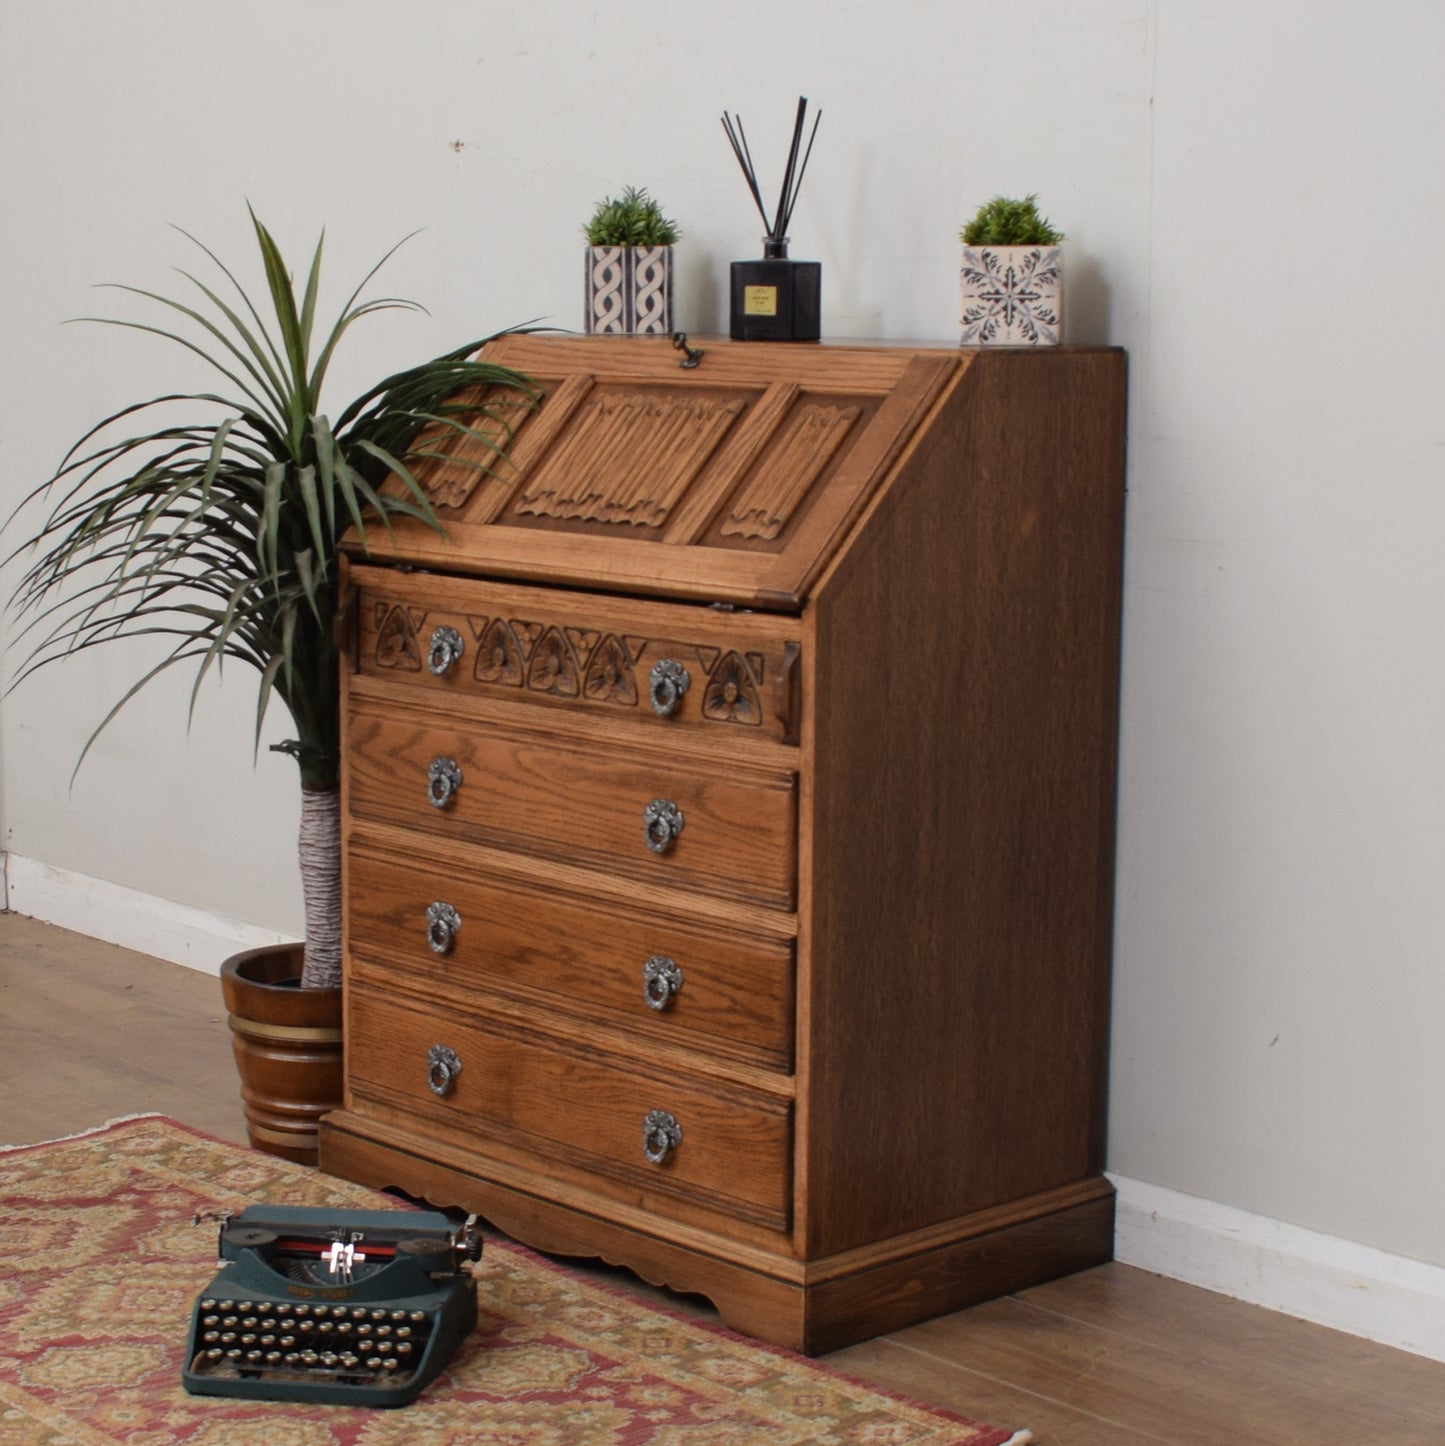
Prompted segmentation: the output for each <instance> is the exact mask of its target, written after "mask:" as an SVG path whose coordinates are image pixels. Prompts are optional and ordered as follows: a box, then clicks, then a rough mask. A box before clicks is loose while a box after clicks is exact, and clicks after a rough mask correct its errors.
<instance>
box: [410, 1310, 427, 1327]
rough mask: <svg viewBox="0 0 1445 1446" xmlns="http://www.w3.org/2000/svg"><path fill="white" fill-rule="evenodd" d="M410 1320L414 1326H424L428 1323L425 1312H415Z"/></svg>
mask: <svg viewBox="0 0 1445 1446" xmlns="http://www.w3.org/2000/svg"><path fill="white" fill-rule="evenodd" d="M408 1319H409V1320H410V1321H411V1323H412V1324H413V1325H424V1324H425V1323H426V1312H425V1311H424V1310H414V1311H412V1313H411V1315H410V1316H409V1317H408Z"/></svg>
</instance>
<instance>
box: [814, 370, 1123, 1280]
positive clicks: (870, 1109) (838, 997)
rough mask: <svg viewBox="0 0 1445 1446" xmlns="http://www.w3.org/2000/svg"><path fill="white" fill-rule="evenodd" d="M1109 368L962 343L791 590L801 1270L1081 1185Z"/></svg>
mask: <svg viewBox="0 0 1445 1446" xmlns="http://www.w3.org/2000/svg"><path fill="white" fill-rule="evenodd" d="M1123 424H1124V358H1123V355H1122V353H1119V352H1115V351H1110V350H1106V349H1079V350H1077V351H1075V350H1072V349H1063V350H1061V351H1053V352H1048V351H1040V352H1005V351H998V352H991V353H990V352H984V353H981V354H979V355H977V356H975V357H974V358H973V359H972V360H971V362H970V365H969V367H968V369H967V371H966V373H965V374H964V376H963V377H962V378H961V380H960V382H959V384H958V385H957V386H956V387H955V388H954V389H953V391H952V393H951V394H950V396H949V397H948V399H947V401H946V403H945V405H944V406H943V408H942V409H941V410H940V412H939V413H938V415H937V416H936V417H935V419H934V423H933V425H932V426H931V428H930V429H929V431H928V432H927V434H926V435H925V437H924V438H923V439H922V440H921V441H920V443H919V444H918V445H917V446H916V447H915V448H914V450H913V452H912V453H911V454H910V456H909V457H908V458H907V459H906V461H905V465H904V468H903V470H902V471H901V472H900V473H899V475H898V476H896V477H895V478H894V480H893V484H892V485H891V486H890V487H889V488H888V489H887V490H886V491H885V492H884V493H883V494H882V495H881V496H880V497H879V499H878V500H877V502H876V503H875V505H874V507H873V509H872V511H871V513H870V514H869V515H868V516H867V517H865V519H864V522H863V524H862V525H861V527H860V529H859V530H858V532H857V533H856V534H855V537H854V539H853V543H852V545H851V546H850V547H849V548H848V549H847V550H846V551H845V553H844V554H843V555H842V556H841V557H840V558H839V560H838V561H837V563H836V564H835V565H834V567H833V569H832V571H831V572H830V574H829V575H828V577H827V578H826V579H825V580H824V583H823V586H822V587H821V589H820V590H819V592H818V594H817V595H816V597H815V600H814V605H813V609H812V618H811V621H812V626H813V633H814V659H815V668H814V669H813V671H812V673H811V675H810V677H809V679H808V681H809V684H810V687H811V690H812V711H811V716H810V720H809V725H808V737H809V741H810V749H811V751H810V758H811V773H810V777H809V779H808V780H807V782H806V786H805V788H806V796H805V817H806V818H809V819H811V830H810V833H811V840H810V842H809V843H807V844H805V847H808V848H810V849H811V855H810V857H809V858H808V859H806V860H805V863H804V877H805V878H808V879H809V880H810V884H809V888H808V895H807V897H806V898H805V899H804V900H803V909H804V911H805V918H804V919H802V920H800V939H801V940H804V941H806V950H805V951H804V952H803V953H800V960H799V967H800V1019H801V1020H802V1021H803V1023H802V1027H801V1029H800V1061H799V1073H800V1084H799V1092H800V1100H801V1102H802V1104H801V1111H800V1115H801V1119H800V1125H801V1132H802V1133H801V1136H800V1140H799V1151H800V1161H799V1163H800V1167H801V1168H800V1178H801V1179H803V1180H804V1181H805V1182H806V1191H805V1194H806V1198H805V1199H804V1200H802V1201H801V1202H800V1215H801V1217H802V1218H801V1219H800V1226H801V1229H802V1231H803V1234H804V1238H805V1241H806V1250H807V1253H808V1254H809V1255H810V1256H812V1255H818V1254H830V1253H833V1252H836V1251H839V1250H845V1249H849V1248H852V1247H855V1246H858V1245H860V1244H863V1243H865V1242H868V1241H875V1240H883V1239H886V1238H888V1237H890V1236H892V1235H895V1234H898V1233H902V1232H906V1231H909V1230H915V1229H919V1228H922V1227H925V1226H929V1225H933V1224H938V1223H941V1222H946V1221H948V1220H951V1219H957V1218H960V1217H963V1216H967V1215H968V1214H969V1213H970V1212H976V1211H979V1210H983V1209H987V1208H989V1207H991V1206H995V1205H998V1204H1000V1203H1002V1202H1005V1201H1009V1200H1017V1199H1021V1198H1023V1197H1025V1196H1029V1195H1033V1194H1037V1193H1039V1192H1042V1191H1046V1190H1049V1189H1052V1188H1054V1187H1057V1186H1060V1185H1064V1184H1067V1183H1069V1182H1071V1181H1077V1180H1081V1179H1084V1178H1087V1177H1089V1176H1091V1175H1095V1174H1097V1173H1098V1172H1099V1171H1100V1170H1101V1169H1102V1165H1103V1127H1104V1110H1105V1091H1106V1067H1107V1029H1108V980H1109V957H1110V943H1111V901H1112V877H1113V836H1114V834H1113V828H1114V825H1113V820H1114V791H1115V789H1114V781H1115V738H1116V729H1117V690H1118V637H1119V591H1120V588H1119V572H1120V556H1121V528H1122V511H1123V437H1124V425H1123Z"/></svg>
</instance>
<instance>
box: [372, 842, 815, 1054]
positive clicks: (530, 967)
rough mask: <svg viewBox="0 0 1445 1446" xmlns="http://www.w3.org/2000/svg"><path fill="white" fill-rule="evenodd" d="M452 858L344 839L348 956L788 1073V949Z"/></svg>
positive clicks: (550, 1014) (543, 1014) (443, 987)
mask: <svg viewBox="0 0 1445 1446" xmlns="http://www.w3.org/2000/svg"><path fill="white" fill-rule="evenodd" d="M372 847H375V849H376V851H375V852H372V851H370V850H371V848H372ZM459 854H461V856H459V857H457V858H456V859H454V860H452V862H451V865H450V866H449V867H442V866H441V865H430V864H426V863H422V862H419V861H416V860H414V859H413V860H411V861H408V860H406V859H402V858H398V857H396V856H395V855H394V854H390V853H388V852H385V851H383V850H382V848H381V847H380V846H379V845H375V846H371V845H366V844H361V843H358V842H356V841H353V845H352V849H351V852H350V855H349V857H348V859H347V926H348V939H349V941H350V947H351V950H352V952H353V954H358V955H367V956H372V957H376V958H379V959H381V960H384V961H385V962H386V963H387V965H388V966H389V967H391V968H393V969H401V970H403V971H404V972H405V973H406V975H407V976H408V977H409V978H411V979H412V980H414V981H415V982H416V983H417V984H418V985H420V986H421V987H423V988H427V989H432V990H435V991H438V992H440V991H446V993H447V994H448V995H455V996H458V997H464V998H468V999H473V998H475V997H476V993H475V991H477V990H495V991H496V992H498V993H502V994H507V995H509V996H511V997H512V998H514V999H521V1000H523V1001H525V1003H526V1005H527V1007H528V1008H529V1009H530V1010H532V1011H534V1012H535V1013H536V1015H537V1017H538V1018H539V1019H540V1020H543V1021H546V1020H549V1019H553V1018H556V1017H557V1016H558V1015H562V1016H566V1015H572V1016H574V1017H575V1016H576V1015H578V1014H579V1013H580V1014H584V1015H589V1016H591V1017H594V1018H597V1019H602V1020H605V1021H606V1022H607V1023H609V1024H613V1025H617V1026H620V1027H623V1028H626V1029H630V1030H632V1031H634V1032H636V1034H637V1035H638V1036H639V1038H642V1039H647V1040H654V1041H658V1042H661V1043H668V1044H677V1045H681V1046H684V1047H686V1048H690V1049H700V1050H706V1051H707V1052H709V1053H712V1054H717V1055H723V1056H730V1057H733V1058H739V1059H743V1060H748V1061H751V1062H755V1063H758V1064H762V1065H764V1066H768V1067H771V1068H774V1069H780V1070H785V1071H786V1070H787V1069H789V1068H790V1067H791V1063H792V1043H793V950H792V945H791V943H787V942H784V941H782V940H777V939H762V938H753V937H749V936H747V935H743V934H735V933H732V932H729V931H726V930H722V929H718V928H715V927H712V926H706V925H703V924H701V923H695V922H688V921H686V920H682V919H678V918H670V917H662V916H660V915H658V914H656V913H652V914H647V913H630V912H627V911H626V910H624V909H622V908H620V907H616V906H611V907H609V906H608V905H606V904H602V903H599V902H598V901H596V900H595V899H590V898H583V897H580V896H574V895H570V894H568V893H565V892H564V891H562V890H560V889H557V888H547V889H546V890H542V889H539V888H536V887H533V886H531V885H529V884H527V883H524V882H520V881H516V880H512V879H505V878H500V877H497V876H495V875H492V876H488V875H487V874H484V873H483V872H482V871H481V870H480V868H479V867H477V866H475V865H472V864H470V863H469V861H468V859H467V857H466V855H465V854H464V853H461V851H459Z"/></svg>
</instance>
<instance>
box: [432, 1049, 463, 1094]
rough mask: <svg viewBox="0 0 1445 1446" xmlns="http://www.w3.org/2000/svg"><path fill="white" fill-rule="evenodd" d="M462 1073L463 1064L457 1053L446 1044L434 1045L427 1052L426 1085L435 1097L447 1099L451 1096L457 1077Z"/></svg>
mask: <svg viewBox="0 0 1445 1446" xmlns="http://www.w3.org/2000/svg"><path fill="white" fill-rule="evenodd" d="M461 1072H462V1062H461V1060H460V1059H458V1058H457V1052H456V1050H454V1049H451V1048H449V1047H448V1046H447V1045H445V1044H434V1045H432V1047H431V1048H430V1049H429V1050H427V1052H426V1083H427V1088H428V1089H429V1090H431V1092H432V1093H433V1094H434V1095H437V1096H439V1097H440V1098H443V1099H445V1098H446V1096H447V1095H449V1094H451V1092H452V1086H453V1085H454V1084H455V1083H456V1081H457V1076H458V1075H459V1074H460V1073H461Z"/></svg>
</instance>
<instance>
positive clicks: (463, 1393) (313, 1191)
mask: <svg viewBox="0 0 1445 1446" xmlns="http://www.w3.org/2000/svg"><path fill="white" fill-rule="evenodd" d="M258 1200H265V1201H268V1202H270V1203H272V1204H293V1205H320V1206H336V1207H351V1208H366V1209H376V1208H384V1207H388V1206H395V1207H396V1208H398V1209H404V1208H406V1207H405V1206H404V1205H402V1204H401V1203H400V1202H398V1201H395V1200H392V1199H390V1198H389V1197H387V1196H384V1195H379V1194H377V1193H376V1192H374V1191H371V1190H367V1189H364V1188H363V1187H361V1186H359V1185H351V1184H348V1183H346V1182H344V1181H341V1180H334V1179H332V1178H330V1177H329V1176H326V1175H321V1174H318V1173H317V1172H315V1171H313V1170H307V1169H305V1168H303V1167H301V1166H299V1165H292V1164H290V1163H288V1162H286V1161H284V1160H276V1159H272V1158H271V1157H270V1156H268V1155H262V1154H258V1153H256V1152H254V1151H251V1150H245V1149H241V1148H240V1147H238V1146H235V1145H230V1144H225V1143H222V1142H221V1141H218V1140H213V1139H211V1138H209V1137H208V1136H205V1135H202V1134H199V1133H197V1132H196V1131H193V1130H190V1129H188V1128H187V1127H185V1126H182V1125H178V1124H176V1123H175V1122H174V1121H171V1120H167V1119H164V1118H162V1117H160V1116H144V1117H142V1118H139V1119H129V1120H121V1121H113V1122H112V1123H110V1124H108V1125H105V1126H102V1127H100V1128H99V1129H97V1130H94V1131H91V1132H90V1133H88V1134H84V1135H80V1136H78V1137H76V1138H74V1139H68V1140H55V1141H49V1142H47V1143H45V1144H40V1145H24V1146H17V1147H14V1148H12V1149H8V1150H4V1151H0V1263H3V1265H0V1446H62V1443H64V1446H72V1443H75V1446H115V1443H125V1446H172V1443H179V1442H185V1443H188V1446H233V1443H235V1446H242V1443H246V1446H249V1443H256V1446H403V1443H404V1446H463V1443H466V1446H472V1443H497V1446H762V1443H767V1446H844V1443H848V1446H1005V1443H1009V1442H1012V1443H1013V1446H1020V1443H1022V1442H1025V1441H1027V1440H1028V1439H1029V1436H1028V1433H1027V1432H1020V1433H1017V1434H1015V1435H1013V1436H1012V1437H1011V1436H1010V1434H1009V1432H1007V1431H1000V1430H996V1429H995V1428H993V1427H990V1426H981V1425H979V1424H977V1423H975V1422H970V1421H966V1420H964V1419H963V1418H962V1417H959V1416H954V1415H951V1414H950V1413H948V1412H945V1411H939V1410H934V1409H932V1408H931V1407H926V1406H922V1405H919V1404H918V1403H916V1402H911V1401H907V1400H904V1399H902V1398H900V1397H897V1396H892V1395H889V1394H887V1393H884V1392H881V1391H878V1390H876V1389H875V1388H873V1387H871V1386H868V1385H865V1384H863V1383H862V1382H859V1381H855V1380H853V1379H851V1378H849V1377H847V1376H844V1375H841V1374H840V1373H838V1372H837V1371H832V1370H829V1369H827V1368H826V1367H823V1366H819V1365H817V1364H815V1363H814V1362H812V1361H809V1360H806V1359H805V1358H803V1357H801V1356H795V1355H792V1354H791V1353H789V1352H786V1351H779V1350H775V1349H773V1348H771V1347H768V1346H760V1345H758V1344H757V1343H756V1342H753V1341H748V1340H745V1339H743V1338H741V1337H738V1336H735V1335H732V1334H731V1333H729V1332H727V1331H724V1330H720V1329H718V1328H717V1327H714V1326H712V1325H710V1324H708V1323H706V1322H700V1321H694V1320H691V1319H689V1318H687V1317H685V1316H682V1315H676V1314H672V1313H670V1312H666V1311H661V1310H656V1309H653V1308H651V1307H649V1306H647V1305H645V1304H643V1303H641V1302H639V1301H637V1300H635V1299H633V1298H632V1297H631V1296H628V1295H626V1294H625V1293H623V1292H621V1291H616V1290H613V1289H612V1288H610V1287H608V1286H605V1285H598V1284H596V1283H594V1282H592V1281H589V1280H585V1279H581V1278H579V1277H578V1276H576V1275H574V1274H572V1273H570V1272H568V1271H567V1270H565V1269H564V1268H562V1267H560V1266H558V1265H554V1264H553V1263H552V1262H550V1261H548V1260H544V1259H542V1258H541V1257H540V1256H537V1255H535V1254H533V1253H532V1252H531V1251H528V1250H525V1249H523V1248H521V1247H520V1246H515V1245H512V1244H510V1243H507V1242H498V1241H493V1240H489V1241H488V1244H487V1247H486V1252H485V1254H484V1256H483V1260H482V1264H481V1267H480V1275H479V1285H478V1296H477V1298H478V1306H479V1314H480V1319H479V1322H478V1325H477V1329H476V1331H475V1332H474V1333H473V1334H472V1335H471V1336H470V1337H469V1338H468V1340H467V1342H466V1343H465V1344H464V1345H463V1347H462V1348H461V1350H460V1351H459V1352H458V1353H457V1355H456V1356H454V1357H453V1359H452V1362H451V1365H450V1367H449V1369H448V1370H447V1371H446V1372H445V1373H444V1374H443V1375H442V1376H441V1377H439V1378H438V1379H437V1380H436V1381H434V1382H433V1383H432V1384H431V1385H430V1386H429V1387H428V1388H427V1389H426V1391H425V1392H424V1393H423V1395H422V1396H421V1397H420V1399H419V1400H417V1401H416V1402H415V1403H413V1404H412V1405H410V1406H405V1407H401V1408H398V1409H396V1410H390V1411H387V1410H376V1409H371V1408H361V1407H353V1406H312V1405H304V1406H302V1405H295V1404H284V1403H279V1402H260V1401H249V1400H235V1399H230V1398H225V1397H205V1396H191V1395H188V1394H187V1393H186V1392H185V1391H184V1390H183V1389H182V1388H181V1383H180V1374H181V1366H182V1357H183V1355H184V1350H185V1337H186V1330H187V1326H188V1323H189V1317H190V1308H191V1303H192V1301H193V1300H194V1299H195V1297H196V1296H197V1295H198V1294H199V1293H200V1291H201V1290H202V1289H204V1288H205V1286H206V1285H207V1284H208V1283H209V1282H210V1279H211V1277H212V1275H213V1274H214V1272H215V1227H214V1225H199V1226H198V1225H194V1224H192V1220H193V1217H194V1216H195V1214H196V1212H197V1211H202V1210H214V1209H218V1208H223V1209H233V1210H234V1209H240V1208H241V1207H243V1206H245V1205H247V1204H250V1203H252V1202H254V1201H258Z"/></svg>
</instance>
